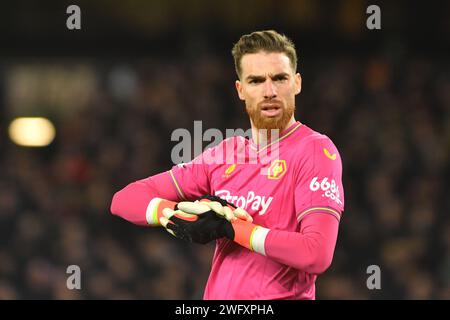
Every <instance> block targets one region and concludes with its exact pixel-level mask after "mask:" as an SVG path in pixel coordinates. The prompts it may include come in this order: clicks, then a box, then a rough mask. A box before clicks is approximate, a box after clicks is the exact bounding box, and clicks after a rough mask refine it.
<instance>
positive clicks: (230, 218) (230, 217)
mask: <svg viewBox="0 0 450 320" xmlns="http://www.w3.org/2000/svg"><path fill="white" fill-rule="evenodd" d="M222 210H223V213H224V216H225V219H227V220H228V221H233V220H236V219H237V218H236V217H235V216H234V214H233V211H232V210H231V209H230V208H229V207H223V208H222Z"/></svg>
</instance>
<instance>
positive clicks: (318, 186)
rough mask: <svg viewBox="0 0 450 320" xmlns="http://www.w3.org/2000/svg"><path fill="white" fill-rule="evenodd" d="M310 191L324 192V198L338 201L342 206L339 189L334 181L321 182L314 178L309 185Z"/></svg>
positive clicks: (325, 179) (324, 180)
mask: <svg viewBox="0 0 450 320" xmlns="http://www.w3.org/2000/svg"><path fill="white" fill-rule="evenodd" d="M309 189H310V190H311V191H313V192H316V191H319V192H323V193H322V197H326V198H330V199H331V200H333V201H336V203H338V204H342V201H341V199H340V194H339V187H338V185H337V184H336V181H334V179H331V180H329V179H328V178H323V179H322V180H321V181H319V178H318V177H314V178H313V179H312V180H311V182H310V184H309Z"/></svg>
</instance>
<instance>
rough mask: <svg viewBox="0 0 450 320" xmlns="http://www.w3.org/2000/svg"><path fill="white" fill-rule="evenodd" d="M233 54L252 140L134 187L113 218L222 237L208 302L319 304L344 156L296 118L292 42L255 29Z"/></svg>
mask: <svg viewBox="0 0 450 320" xmlns="http://www.w3.org/2000/svg"><path fill="white" fill-rule="evenodd" d="M232 54H233V58H234V62H235V68H236V73H237V76H238V80H237V81H236V83H235V87H236V90H237V94H238V96H239V98H240V99H241V100H242V101H244V103H245V109H246V111H247V114H248V115H249V119H250V125H251V129H252V138H251V139H250V140H248V139H245V138H244V137H240V136H236V137H232V138H229V139H226V140H224V141H222V142H221V143H220V144H219V145H217V146H216V147H213V148H210V149H207V150H205V151H204V152H203V153H202V154H200V155H199V156H198V157H196V158H195V159H194V160H192V161H191V162H189V163H187V164H182V165H176V166H173V167H172V169H171V170H169V171H166V172H163V173H159V174H157V175H154V176H151V177H148V178H146V179H143V180H139V181H136V182H133V183H131V184H129V185H128V186H126V187H125V188H123V189H122V190H120V191H118V192H117V193H116V194H115V195H114V197H113V200H112V204H111V212H112V213H113V214H115V215H118V216H121V217H122V218H124V219H126V220H128V221H130V222H132V223H135V224H138V225H147V226H148V225H150V226H162V227H165V228H166V229H167V231H169V232H170V233H172V234H173V235H174V236H176V237H178V238H181V239H184V240H187V241H192V242H197V243H207V242H209V241H211V240H216V250H215V253H214V256H213V261H212V267H211V273H210V275H209V278H208V282H207V284H206V288H205V292H204V296H203V297H204V299H259V300H267V299H315V281H316V279H317V275H319V274H321V273H323V272H325V270H327V268H328V267H329V266H330V265H331V262H332V259H333V254H334V249H335V245H336V241H337V235H338V227H339V222H340V218H341V215H342V212H343V210H344V193H343V186H342V162H341V158H340V156H339V152H338V150H337V149H336V147H335V145H334V144H333V142H332V141H331V140H330V139H329V138H328V137H327V136H325V135H323V134H320V133H318V132H316V131H314V130H312V129H311V128H309V127H308V126H307V125H305V124H303V123H301V122H299V121H296V120H295V117H294V111H295V96H296V95H297V94H299V93H300V91H301V80H302V78H301V76H300V74H299V73H298V72H297V71H296V70H297V54H296V51H295V48H294V44H293V43H292V41H290V40H289V39H288V38H286V37H285V36H284V35H281V34H279V33H277V32H275V31H273V30H268V31H257V32H253V33H251V34H248V35H244V36H242V37H241V38H240V39H239V41H238V42H237V43H236V44H235V45H234V47H233V50H232ZM273 130H275V131H273ZM274 132H275V133H278V134H273V133H274ZM274 150H276V151H277V152H273V151H274ZM255 159H256V161H255Z"/></svg>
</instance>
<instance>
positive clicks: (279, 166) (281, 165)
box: [267, 159, 287, 180]
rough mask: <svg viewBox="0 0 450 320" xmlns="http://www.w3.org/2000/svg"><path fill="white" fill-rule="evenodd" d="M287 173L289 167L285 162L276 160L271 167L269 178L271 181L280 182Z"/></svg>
mask: <svg viewBox="0 0 450 320" xmlns="http://www.w3.org/2000/svg"><path fill="white" fill-rule="evenodd" d="M286 171H287V165H286V161H285V160H279V159H278V160H275V161H274V162H272V164H271V165H270V167H269V170H268V173H267V177H268V178H269V179H271V180H278V179H281V177H283V176H284V174H285V173H286Z"/></svg>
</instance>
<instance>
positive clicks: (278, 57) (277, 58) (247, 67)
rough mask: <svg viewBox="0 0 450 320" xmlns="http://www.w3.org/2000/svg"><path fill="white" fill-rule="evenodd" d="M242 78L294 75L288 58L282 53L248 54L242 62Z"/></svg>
mask: <svg viewBox="0 0 450 320" xmlns="http://www.w3.org/2000/svg"><path fill="white" fill-rule="evenodd" d="M241 70H242V76H243V77H244V78H245V77H246V76H248V75H267V74H277V73H281V72H286V73H292V72H293V70H292V67H291V63H290V60H289V58H288V56H287V55H286V54H284V53H281V52H270V53H269V52H257V53H248V54H245V55H244V56H243V57H242V60H241Z"/></svg>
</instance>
